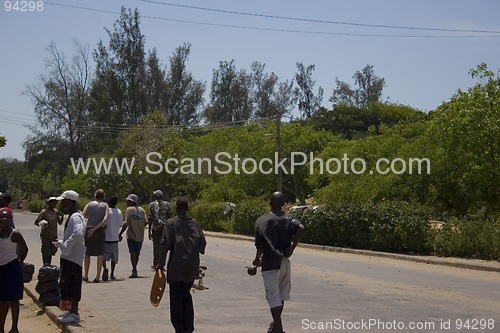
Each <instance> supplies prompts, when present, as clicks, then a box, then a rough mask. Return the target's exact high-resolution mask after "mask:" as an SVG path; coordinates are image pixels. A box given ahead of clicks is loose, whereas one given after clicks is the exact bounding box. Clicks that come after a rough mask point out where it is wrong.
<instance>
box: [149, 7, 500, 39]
mask: <svg viewBox="0 0 500 333" xmlns="http://www.w3.org/2000/svg"><path fill="white" fill-rule="evenodd" d="M139 1H142V2H149V3H154V4H159V5H165V6H172V7H181V8H189V9H197V10H204V11H211V12H219V13H226V14H236V15H245V16H254V17H265V18H272V19H280V20H291V21H302V22H312V23H325V24H338V25H349V26H358V27H369V28H384V29H403V30H422V31H441V32H472V33H493V34H500V31H494V30H469V29H446V28H425V27H408V26H397V25H383V24H367V23H354V22H341V21H324V20H316V19H306V18H300V17H289V16H277V15H265V14H255V13H247V12H237V11H231V10H223V9H215V8H207V7H199V6H188V5H180V4H176V3H169V2H162V1H153V0H139Z"/></svg>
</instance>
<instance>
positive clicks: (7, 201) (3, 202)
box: [0, 193, 12, 207]
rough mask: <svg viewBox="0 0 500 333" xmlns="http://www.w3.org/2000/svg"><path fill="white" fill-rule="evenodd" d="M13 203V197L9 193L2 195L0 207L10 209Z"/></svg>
mask: <svg viewBox="0 0 500 333" xmlns="http://www.w3.org/2000/svg"><path fill="white" fill-rule="evenodd" d="M11 201H12V195H10V194H9V193H2V194H1V195H0V207H9V205H10V202H11Z"/></svg>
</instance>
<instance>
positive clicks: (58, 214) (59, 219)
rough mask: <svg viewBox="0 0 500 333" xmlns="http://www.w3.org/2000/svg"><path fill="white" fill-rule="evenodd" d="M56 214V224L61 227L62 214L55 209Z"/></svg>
mask: <svg viewBox="0 0 500 333" xmlns="http://www.w3.org/2000/svg"><path fill="white" fill-rule="evenodd" d="M56 214H57V223H59V225H61V224H62V223H63V220H64V214H63V213H61V212H60V211H58V210H57V209H56Z"/></svg>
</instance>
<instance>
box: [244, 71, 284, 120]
mask: <svg viewBox="0 0 500 333" xmlns="http://www.w3.org/2000/svg"><path fill="white" fill-rule="evenodd" d="M265 68H266V65H265V64H261V63H259V62H254V63H252V66H251V69H252V74H251V75H252V91H253V94H252V99H253V101H254V103H255V116H256V117H259V118H266V117H274V116H276V114H277V111H276V105H275V103H274V101H273V98H274V96H275V94H276V89H277V85H278V80H279V78H278V76H276V74H274V73H271V74H268V73H266V72H265Z"/></svg>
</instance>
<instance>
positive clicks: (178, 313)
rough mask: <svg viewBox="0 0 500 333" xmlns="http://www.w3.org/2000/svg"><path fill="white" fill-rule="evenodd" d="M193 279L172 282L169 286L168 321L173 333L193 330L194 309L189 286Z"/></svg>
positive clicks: (191, 284)
mask: <svg viewBox="0 0 500 333" xmlns="http://www.w3.org/2000/svg"><path fill="white" fill-rule="evenodd" d="M192 286H193V281H192V282H189V283H186V282H172V283H169V287H170V321H171V322H172V325H173V326H174V329H175V333H191V332H194V309H193V298H192V297H191V287H192Z"/></svg>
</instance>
